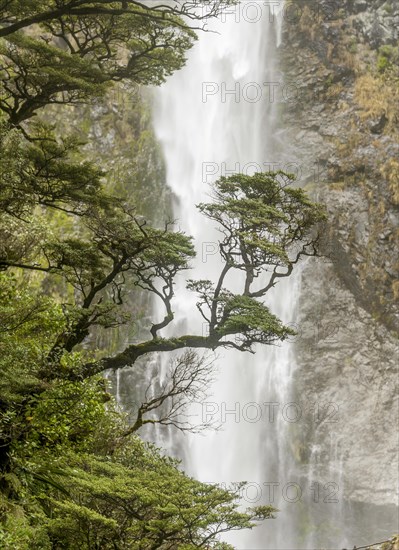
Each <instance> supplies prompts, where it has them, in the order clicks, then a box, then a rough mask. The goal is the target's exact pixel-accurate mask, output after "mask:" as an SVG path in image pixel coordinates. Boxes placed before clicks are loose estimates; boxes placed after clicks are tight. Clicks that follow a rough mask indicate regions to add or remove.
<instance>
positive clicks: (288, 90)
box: [202, 75, 299, 103]
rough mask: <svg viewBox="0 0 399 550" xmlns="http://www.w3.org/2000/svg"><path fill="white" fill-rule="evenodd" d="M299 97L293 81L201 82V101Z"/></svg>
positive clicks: (275, 100)
mask: <svg viewBox="0 0 399 550" xmlns="http://www.w3.org/2000/svg"><path fill="white" fill-rule="evenodd" d="M298 98H299V87H298V86H297V84H295V83H285V82H283V81H279V80H278V76H277V75H276V80H272V81H270V82H267V81H266V82H244V83H243V82H240V81H237V80H236V81H231V82H212V81H208V82H203V83H202V103H208V102H210V101H211V100H213V101H215V100H217V101H220V102H221V103H227V102H229V103H232V102H234V103H241V102H246V103H258V102H259V101H265V102H267V103H288V102H296V101H297V100H298Z"/></svg>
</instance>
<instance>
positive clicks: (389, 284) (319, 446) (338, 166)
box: [280, 0, 399, 505]
mask: <svg viewBox="0 0 399 550" xmlns="http://www.w3.org/2000/svg"><path fill="white" fill-rule="evenodd" d="M299 5H300V10H297V11H296V14H297V17H296V18H293V17H291V18H290V19H289V20H288V18H286V20H285V22H284V25H285V30H284V37H283V43H282V46H281V48H280V52H281V60H282V66H283V67H284V83H285V86H287V85H288V84H289V85H290V88H289V89H290V90H293V92H292V93H291V96H290V97H289V98H288V99H287V98H285V99H284V101H282V103H283V105H282V111H283V117H284V126H285V133H286V140H285V141H286V143H290V144H292V147H290V150H289V151H286V152H285V158H284V163H285V165H287V163H291V164H292V165H293V166H296V167H297V174H298V179H299V180H300V181H301V183H302V185H304V186H305V188H306V189H307V190H308V191H309V192H310V193H311V195H312V196H313V198H314V199H315V200H319V201H321V202H323V203H324V204H325V205H326V208H327V211H328V215H329V216H328V223H327V224H326V227H324V229H323V231H324V235H323V239H322V249H323V252H324V253H325V254H326V255H327V257H326V258H324V259H322V260H317V261H315V260H310V261H308V263H307V264H306V266H305V267H304V269H303V282H302V285H303V291H302V299H301V304H300V308H299V317H298V325H299V326H300V334H299V336H298V339H297V342H296V346H297V350H298V358H299V367H298V370H297V371H296V381H295V389H296V392H297V394H298V395H300V396H301V400H303V399H307V400H309V402H313V403H318V404H323V403H324V404H326V403H333V404H335V405H336V406H337V407H338V409H339V413H338V414H337V416H336V419H337V422H335V423H329V422H327V420H328V419H324V420H323V419H320V421H319V422H318V423H315V422H312V423H309V425H308V426H307V428H306V429H305V430H303V433H302V434H300V435H299V438H300V439H302V441H300V442H298V445H300V446H305V447H306V446H307V447H308V452H307V453H303V454H302V457H301V460H302V462H301V464H298V466H299V467H300V468H304V470H306V469H309V468H311V469H312V471H313V473H314V475H315V476H316V477H319V479H320V480H323V479H326V476H329V477H331V472H335V473H334V475H335V476H336V478H337V479H336V481H337V482H338V483H340V484H341V485H342V488H343V491H344V496H345V498H346V499H349V500H351V501H353V502H364V503H366V502H368V503H374V504H380V505H383V504H392V503H394V502H395V487H396V486H397V481H398V473H397V472H398V464H397V458H398V457H397V451H398V448H397V435H396V431H397V420H398V403H397V399H396V398H395V396H396V395H397V382H398V372H397V364H398V363H399V352H398V340H397V337H398V334H399V282H398V279H399V259H398V242H399V146H398V122H399V111H398V105H399V95H398V88H399V71H398V61H399V51H398V48H397V32H398V31H397V29H398V28H399V4H397V3H396V2H390V1H385V2H383V1H371V2H370V1H368V2H365V1H363V0H351V1H349V0H348V1H346V2H342V1H341V2H336V3H334V2H323V1H322V2H318V3H317V9H316V7H315V6H316V3H315V2H310V1H302V2H300V4H299ZM293 52H294V54H293ZM320 327H322V330H321V329H320ZM323 327H324V329H323ZM325 327H328V330H327V329H326V328H325ZM309 442H311V443H309ZM312 445H313V447H312ZM312 448H313V450H312ZM338 479H339V480H340V481H338ZM328 481H334V480H331V479H329V480H328Z"/></svg>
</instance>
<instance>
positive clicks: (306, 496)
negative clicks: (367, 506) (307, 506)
mask: <svg viewBox="0 0 399 550" xmlns="http://www.w3.org/2000/svg"><path fill="white" fill-rule="evenodd" d="M217 485H218V486H219V487H220V488H222V489H226V490H233V491H234V490H235V491H237V492H238V495H239V498H240V499H241V500H242V501H244V502H246V503H247V504H249V505H251V506H253V505H254V504H258V505H260V504H263V505H278V504H279V502H280V501H281V500H283V501H285V502H288V503H290V504H296V503H298V502H302V501H304V500H307V501H309V500H311V501H312V502H314V503H316V504H337V503H338V502H339V498H338V495H339V485H338V483H335V482H334V481H328V482H327V483H321V482H319V481H313V482H311V483H310V485H309V484H308V483H306V482H305V483H298V482H296V481H288V482H280V481H263V482H257V481H247V482H245V483H243V482H242V483H225V482H223V483H218V484H217Z"/></svg>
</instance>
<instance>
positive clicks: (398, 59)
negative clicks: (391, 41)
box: [377, 45, 399, 76]
mask: <svg viewBox="0 0 399 550" xmlns="http://www.w3.org/2000/svg"><path fill="white" fill-rule="evenodd" d="M398 65H399V48H398V47H394V46H389V45H385V46H381V47H380V48H379V49H378V58H377V70H378V72H379V73H385V72H391V71H394V70H395V69H396V73H397V67H398ZM396 76H397V74H396Z"/></svg>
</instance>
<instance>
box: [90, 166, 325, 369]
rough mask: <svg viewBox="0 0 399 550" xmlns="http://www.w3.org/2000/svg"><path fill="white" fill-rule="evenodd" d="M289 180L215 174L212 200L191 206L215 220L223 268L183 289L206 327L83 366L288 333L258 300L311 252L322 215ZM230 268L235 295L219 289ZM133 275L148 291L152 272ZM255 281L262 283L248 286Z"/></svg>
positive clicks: (247, 343) (263, 340) (246, 344)
mask: <svg viewBox="0 0 399 550" xmlns="http://www.w3.org/2000/svg"><path fill="white" fill-rule="evenodd" d="M291 181H293V176H290V175H288V174H284V173H283V172H276V173H265V174H255V175H254V176H246V175H243V174H237V175H234V176H230V177H228V178H225V177H222V178H221V179H220V180H218V181H217V182H216V183H215V184H214V202H211V203H208V204H200V205H199V206H198V208H199V209H200V211H201V212H202V213H204V214H205V215H206V216H207V217H208V218H210V219H212V220H214V221H216V222H217V223H218V226H219V231H220V233H221V235H222V238H221V240H220V241H219V252H220V255H221V258H222V260H223V268H222V270H221V273H220V276H219V279H218V280H217V281H216V282H212V281H209V280H201V281H188V288H189V289H190V290H193V291H195V292H196V293H197V294H198V297H199V301H198V303H197V307H198V309H199V311H200V313H201V315H202V317H203V318H204V320H205V321H206V322H207V323H208V324H209V335H207V336H203V335H182V336H178V337H173V338H158V336H157V334H156V333H155V334H154V333H153V334H152V335H153V338H152V340H148V341H147V342H141V343H139V344H136V345H131V346H128V347H127V348H126V349H125V350H124V351H123V352H121V353H120V354H117V355H116V356H114V357H109V358H105V359H103V360H102V362H101V363H98V364H95V365H87V369H88V372H97V370H98V369H100V370H101V369H103V368H106V369H108V368H120V367H123V366H125V365H126V364H133V363H134V362H135V361H136V360H137V358H138V357H140V356H141V355H144V354H146V353H149V352H153V351H172V350H176V349H180V348H184V347H191V348H209V349H216V348H218V347H225V348H226V347H227V348H228V347H230V348H235V349H238V350H240V351H253V347H254V345H255V344H271V343H273V342H276V341H278V340H284V339H286V338H287V337H288V336H289V335H291V334H292V333H293V331H292V330H291V329H290V328H288V327H285V326H284V325H283V324H282V323H281V321H280V320H279V319H277V318H276V317H275V315H273V314H272V313H271V312H270V311H269V309H268V308H267V307H266V306H265V305H264V304H263V303H262V302H261V301H260V300H259V298H262V297H263V296H265V295H266V293H267V292H268V291H269V290H270V289H271V288H273V287H274V286H275V285H276V284H277V282H278V280H279V279H280V278H282V277H288V276H289V275H290V274H291V273H292V271H293V268H294V266H295V264H297V263H298V261H299V260H300V259H301V258H302V257H303V256H315V255H317V243H318V239H319V237H318V233H317V231H316V226H317V224H318V223H319V222H321V221H322V220H323V219H324V217H325V214H324V212H323V209H322V207H321V206H320V205H317V204H314V203H312V202H311V201H310V200H309V199H308V198H307V197H306V194H305V193H304V191H303V190H301V189H295V188H292V187H290V186H289V183H290V182H291ZM231 270H236V271H238V272H241V273H243V275H244V279H243V291H242V293H241V294H233V293H232V292H231V291H229V290H228V289H227V288H225V286H224V283H225V280H226V276H227V274H228V273H229V272H230V271H231ZM143 273H144V276H143ZM137 276H138V278H139V283H138V284H140V285H141V286H142V288H146V289H147V290H149V291H151V292H154V289H155V287H154V279H155V278H156V277H157V274H156V273H155V272H150V273H147V272H146V270H145V269H144V268H143V269H141V270H139V271H138V272H137ZM265 276H266V278H265ZM258 280H261V283H260V284H258V286H257V287H255V284H256V283H257V281H258ZM155 293H156V294H157V292H155ZM172 296H173V295H172V294H170V293H169V294H167V295H165V294H164V295H163V296H161V297H162V300H163V302H164V304H165V307H166V312H167V315H166V316H165V319H164V323H163V324H164V326H167V325H168V324H169V323H171V322H172V320H173V313H172V314H171V312H172V308H171V300H172Z"/></svg>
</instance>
